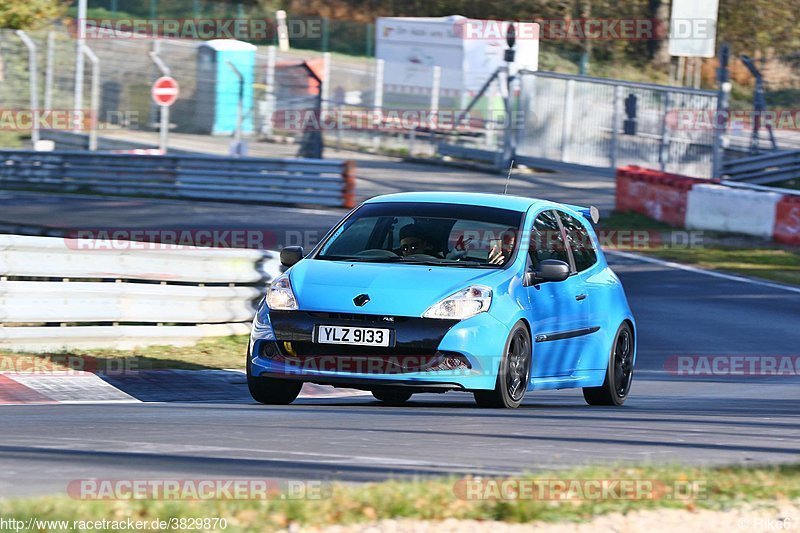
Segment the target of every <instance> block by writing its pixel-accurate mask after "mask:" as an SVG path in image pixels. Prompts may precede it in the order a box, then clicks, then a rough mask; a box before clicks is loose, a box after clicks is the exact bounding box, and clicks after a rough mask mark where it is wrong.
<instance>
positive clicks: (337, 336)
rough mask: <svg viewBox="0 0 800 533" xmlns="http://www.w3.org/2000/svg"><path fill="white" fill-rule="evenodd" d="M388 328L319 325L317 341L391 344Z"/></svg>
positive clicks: (323, 342) (371, 344)
mask: <svg viewBox="0 0 800 533" xmlns="http://www.w3.org/2000/svg"><path fill="white" fill-rule="evenodd" d="M389 333H390V330H388V329H380V328H358V327H348V326H317V342H319V343H322V344H353V345H356V346H389Z"/></svg>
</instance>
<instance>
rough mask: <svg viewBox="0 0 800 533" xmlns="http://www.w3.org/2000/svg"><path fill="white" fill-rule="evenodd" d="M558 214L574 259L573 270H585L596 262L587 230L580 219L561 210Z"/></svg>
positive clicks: (595, 255)
mask: <svg viewBox="0 0 800 533" xmlns="http://www.w3.org/2000/svg"><path fill="white" fill-rule="evenodd" d="M558 215H559V216H560V217H561V223H562V224H563V225H564V230H565V231H566V233H567V242H568V243H569V247H570V249H571V250H572V257H573V259H575V270H577V271H578V272H581V271H583V270H586V269H587V268H589V267H591V266H592V265H594V264H595V263H596V262H597V252H596V251H595V248H594V243H593V242H592V238H591V237H590V236H589V230H587V229H586V226H584V225H583V223H581V221H580V220H578V219H576V218H575V217H573V216H571V215H568V214H567V213H564V212H563V211H559V212H558Z"/></svg>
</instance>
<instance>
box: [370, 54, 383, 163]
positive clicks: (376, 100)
mask: <svg viewBox="0 0 800 533" xmlns="http://www.w3.org/2000/svg"><path fill="white" fill-rule="evenodd" d="M383 68H384V61H383V59H378V60H377V61H375V87H374V91H373V96H372V111H373V117H372V118H373V125H375V126H378V125H379V124H381V123H382V122H383ZM380 144H381V136H380V135H373V136H372V145H373V147H374V148H375V149H376V150H377V149H378V148H380Z"/></svg>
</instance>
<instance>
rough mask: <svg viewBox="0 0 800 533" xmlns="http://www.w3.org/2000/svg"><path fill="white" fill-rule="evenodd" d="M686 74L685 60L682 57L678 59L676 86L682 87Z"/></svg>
mask: <svg viewBox="0 0 800 533" xmlns="http://www.w3.org/2000/svg"><path fill="white" fill-rule="evenodd" d="M684 74H686V58H685V57H684V56H680V57H678V74H677V79H676V81H677V83H676V85H679V86H681V87H682V86H683V76H684Z"/></svg>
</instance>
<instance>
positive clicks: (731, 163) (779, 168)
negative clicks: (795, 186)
mask: <svg viewBox="0 0 800 533" xmlns="http://www.w3.org/2000/svg"><path fill="white" fill-rule="evenodd" d="M722 173H723V175H725V176H727V177H728V179H730V180H733V181H743V182H747V183H754V184H757V185H765V184H771V183H778V182H781V181H787V180H790V179H794V178H800V150H780V151H776V152H767V153H765V154H760V155H754V156H750V157H742V158H739V159H730V160H727V161H725V162H724V163H723V164H722Z"/></svg>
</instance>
